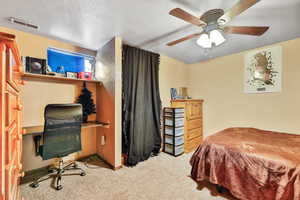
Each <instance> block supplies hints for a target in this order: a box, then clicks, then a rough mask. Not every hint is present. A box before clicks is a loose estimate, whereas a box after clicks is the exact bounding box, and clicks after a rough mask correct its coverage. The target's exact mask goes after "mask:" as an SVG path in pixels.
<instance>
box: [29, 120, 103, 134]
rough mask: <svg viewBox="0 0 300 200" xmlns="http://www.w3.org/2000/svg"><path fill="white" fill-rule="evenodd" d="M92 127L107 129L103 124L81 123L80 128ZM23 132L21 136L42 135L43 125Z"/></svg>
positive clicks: (31, 127) (30, 127)
mask: <svg viewBox="0 0 300 200" xmlns="http://www.w3.org/2000/svg"><path fill="white" fill-rule="evenodd" d="M93 127H103V128H109V124H108V123H103V122H88V123H82V124H81V128H82V129H85V128H93ZM23 129H25V131H24V132H23V135H24V136H26V135H30V134H34V133H43V132H44V125H41V126H27V127H23Z"/></svg>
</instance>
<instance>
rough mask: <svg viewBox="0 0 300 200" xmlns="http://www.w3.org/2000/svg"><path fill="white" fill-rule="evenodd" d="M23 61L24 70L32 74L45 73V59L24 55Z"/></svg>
mask: <svg viewBox="0 0 300 200" xmlns="http://www.w3.org/2000/svg"><path fill="white" fill-rule="evenodd" d="M25 63H26V64H25V66H26V67H25V69H26V72H28V73H33V74H46V64H47V61H46V59H40V58H33V57H29V56H26V57H25Z"/></svg>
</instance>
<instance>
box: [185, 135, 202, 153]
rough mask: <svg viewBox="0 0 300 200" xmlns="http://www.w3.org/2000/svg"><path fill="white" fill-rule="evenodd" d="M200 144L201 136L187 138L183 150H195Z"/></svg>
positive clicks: (186, 151)
mask: <svg viewBox="0 0 300 200" xmlns="http://www.w3.org/2000/svg"><path fill="white" fill-rule="evenodd" d="M200 144H202V137H197V138H193V139H191V140H187V141H186V142H185V146H184V152H185V153H189V152H191V151H195V150H196V149H197V148H198V147H199V145H200Z"/></svg>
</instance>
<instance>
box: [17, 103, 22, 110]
mask: <svg viewBox="0 0 300 200" xmlns="http://www.w3.org/2000/svg"><path fill="white" fill-rule="evenodd" d="M22 109H23V106H22V105H21V104H20V103H19V104H18V105H17V107H16V110H18V111H21V110H22Z"/></svg>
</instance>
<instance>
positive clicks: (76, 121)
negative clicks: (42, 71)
mask: <svg viewBox="0 0 300 200" xmlns="http://www.w3.org/2000/svg"><path fill="white" fill-rule="evenodd" d="M44 115H45V126H44V133H43V135H42V138H43V139H42V141H43V145H40V146H39V154H40V155H41V156H42V158H43V160H48V159H51V158H59V165H58V167H53V168H49V173H48V174H46V175H45V176H48V177H52V176H54V177H55V178H56V189H57V190H61V189H62V185H61V178H62V176H63V173H65V172H66V171H69V170H79V171H80V173H79V174H68V175H81V176H85V172H84V171H83V170H82V169H81V168H79V167H78V165H77V164H76V163H75V162H71V163H70V164H68V165H66V166H63V159H62V157H65V156H67V155H69V154H71V153H74V152H78V151H80V150H81V123H82V106H81V104H49V105H47V106H46V108H45V114H44ZM45 176H42V177H39V178H38V179H36V180H35V181H34V182H33V183H32V184H30V186H31V187H33V188H36V187H38V186H39V183H40V182H42V181H43V180H47V179H48V178H47V179H42V178H44V177H45Z"/></svg>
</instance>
